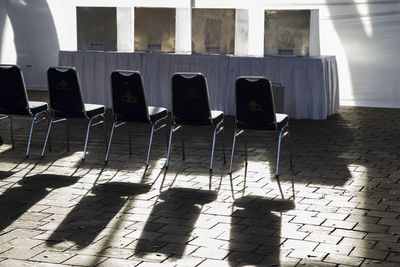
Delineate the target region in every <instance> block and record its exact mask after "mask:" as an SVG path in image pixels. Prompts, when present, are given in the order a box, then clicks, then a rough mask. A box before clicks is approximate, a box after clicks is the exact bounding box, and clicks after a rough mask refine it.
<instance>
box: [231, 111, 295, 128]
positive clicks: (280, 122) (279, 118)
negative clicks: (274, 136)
mask: <svg viewBox="0 0 400 267" xmlns="http://www.w3.org/2000/svg"><path fill="white" fill-rule="evenodd" d="M275 115H276V124H277V128H275V125H274V124H265V123H262V122H260V123H247V122H242V121H239V120H238V121H237V128H239V129H245V130H264V131H273V130H279V131H280V130H281V129H282V128H283V127H285V126H286V125H287V124H288V122H289V116H288V115H286V114H282V113H276V114H275Z"/></svg>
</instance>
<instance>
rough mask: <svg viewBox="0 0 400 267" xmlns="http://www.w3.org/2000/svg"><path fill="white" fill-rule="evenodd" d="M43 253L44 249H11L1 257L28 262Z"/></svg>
mask: <svg viewBox="0 0 400 267" xmlns="http://www.w3.org/2000/svg"><path fill="white" fill-rule="evenodd" d="M42 252H43V250H42V249H25V248H11V249H8V250H6V251H5V252H3V253H1V254H0V256H1V257H3V258H10V259H16V260H28V259H31V258H33V257H34V256H36V255H38V254H39V253H42Z"/></svg>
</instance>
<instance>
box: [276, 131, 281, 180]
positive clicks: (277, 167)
mask: <svg viewBox="0 0 400 267" xmlns="http://www.w3.org/2000/svg"><path fill="white" fill-rule="evenodd" d="M282 132H283V131H282V130H281V131H280V133H279V140H278V155H277V157H276V172H275V177H278V176H279V155H280V152H281V141H282Z"/></svg>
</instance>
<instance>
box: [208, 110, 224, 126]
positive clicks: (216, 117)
mask: <svg viewBox="0 0 400 267" xmlns="http://www.w3.org/2000/svg"><path fill="white" fill-rule="evenodd" d="M211 119H212V121H213V124H214V125H217V124H218V123H220V122H221V121H222V120H223V119H224V112H222V111H219V110H211Z"/></svg>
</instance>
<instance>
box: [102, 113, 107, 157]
mask: <svg viewBox="0 0 400 267" xmlns="http://www.w3.org/2000/svg"><path fill="white" fill-rule="evenodd" d="M103 132H104V143H105V144H106V151H107V132H106V121H105V119H104V117H103Z"/></svg>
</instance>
